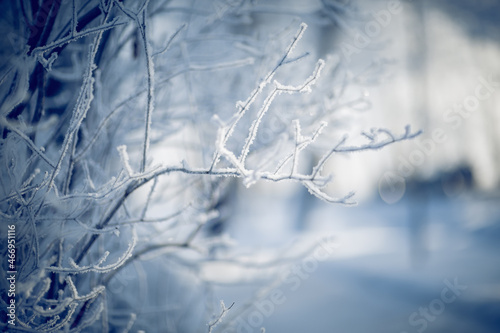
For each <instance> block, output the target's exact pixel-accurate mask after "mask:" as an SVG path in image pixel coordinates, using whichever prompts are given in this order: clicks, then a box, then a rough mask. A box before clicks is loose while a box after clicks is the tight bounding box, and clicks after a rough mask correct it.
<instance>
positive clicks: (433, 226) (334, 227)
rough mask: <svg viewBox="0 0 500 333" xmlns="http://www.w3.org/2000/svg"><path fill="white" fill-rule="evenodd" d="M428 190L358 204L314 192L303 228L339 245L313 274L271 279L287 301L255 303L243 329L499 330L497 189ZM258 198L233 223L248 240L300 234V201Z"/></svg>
mask: <svg viewBox="0 0 500 333" xmlns="http://www.w3.org/2000/svg"><path fill="white" fill-rule="evenodd" d="M428 193H429V194H428V195H427V196H426V197H425V198H424V199H422V197H421V196H411V193H410V194H408V195H406V196H405V197H404V198H403V200H401V201H400V202H398V203H396V204H394V205H387V204H386V203H384V202H383V201H381V200H380V199H376V200H372V201H371V202H369V203H362V204H360V205H359V206H357V207H355V208H347V207H339V206H335V205H334V206H332V205H327V204H322V203H320V202H318V201H313V203H312V204H311V206H310V207H309V208H310V213H309V214H308V215H307V221H308V222H307V223H306V225H304V226H303V230H302V232H304V233H305V234H307V235H309V236H312V237H315V236H324V235H334V236H335V238H336V240H337V241H338V247H336V248H335V250H334V252H333V254H332V255H331V256H330V257H329V259H328V260H324V261H321V262H318V265H317V266H315V267H311V269H310V271H311V272H310V274H306V273H305V272H303V273H304V274H303V275H300V283H299V284H293V283H292V282H291V281H288V282H283V283H282V284H281V285H278V286H274V287H273V288H271V289H270V290H271V291H270V292H271V293H272V291H276V290H279V291H280V292H282V295H281V296H282V297H280V298H279V300H280V302H279V304H277V303H275V304H274V305H273V306H272V309H271V308H270V307H269V306H268V307H267V308H266V306H265V304H268V305H269V302H267V303H266V301H263V302H264V303H261V305H262V304H264V305H262V306H263V308H262V307H261V309H260V310H259V309H257V307H255V306H253V307H251V308H250V310H249V311H247V312H246V313H244V314H243V315H241V316H240V318H243V320H244V321H241V320H240V321H239V323H240V325H239V326H238V330H237V331H238V332H248V331H250V330H249V329H250V328H251V329H253V330H254V331H255V332H258V329H259V327H260V326H263V327H265V328H266V332H317V333H321V332H325V333H326V332H354V333H356V332H360V333H361V332H363V333H364V332H397V333H401V332H407V333H411V332H455V333H457V332H458V333H459V332H486V333H487V332H492V333H493V332H498V328H499V327H500V258H499V256H498V253H500V252H499V250H500V243H499V240H500V207H499V205H498V201H499V197H498V195H481V194H477V193H467V194H462V195H460V196H457V197H453V198H450V197H447V196H444V195H438V194H436V193H434V192H428ZM248 199H249V198H247V197H244V198H243V199H242V200H248ZM252 200H255V202H254V205H251V207H253V210H252V211H247V212H243V213H242V214H243V216H244V218H243V216H242V217H241V220H240V224H239V225H237V226H236V227H235V228H234V229H232V230H230V231H231V232H232V234H233V236H234V237H235V238H236V239H237V240H238V241H239V242H240V243H242V244H248V245H250V243H253V245H260V246H262V247H265V246H270V245H271V246H272V245H273V244H274V245H276V246H278V247H279V246H281V244H286V243H287V241H288V240H290V239H291V238H293V237H294V236H297V235H299V234H300V232H299V231H297V230H295V231H294V230H291V228H289V227H286V226H287V224H286V216H294V212H293V210H294V205H293V204H290V203H291V202H293V201H291V202H290V201H289V202H287V203H283V204H281V205H275V206H273V208H272V209H271V208H267V209H260V208H259V207H266V203H268V202H269V200H272V194H268V195H260V196H252ZM291 200H292V199H291ZM247 203H248V202H247ZM247 206H248V205H247ZM287 213H288V214H287ZM245 220H246V222H245ZM288 225H289V224H288ZM418 226H420V227H418ZM410 230H411V231H410ZM258 235H260V236H258ZM415 235H420V236H415ZM313 268H314V269H313ZM295 277H297V276H295ZM445 280H446V281H447V282H446V281H445ZM450 285H451V286H453V285H454V286H455V287H454V290H450V288H452V289H453V287H450ZM219 296H220V297H222V298H223V299H224V301H225V302H226V304H228V303H229V304H230V303H231V302H233V301H234V302H236V304H238V303H239V302H240V303H241V302H243V300H244V297H248V293H245V292H244V291H241V290H239V289H238V288H227V289H226V288H221V289H220V291H219ZM263 299H264V300H267V301H269V300H270V299H272V298H271V296H270V295H267V296H265V297H264V298H263ZM426 309H427V310H426ZM425 311H428V312H427V314H426V313H425ZM258 313H260V315H259V314H258ZM261 318H262V320H261ZM260 321H262V324H260ZM243 322H244V323H243ZM249 323H250V324H249ZM252 323H253V324H252ZM257 324H258V325H257Z"/></svg>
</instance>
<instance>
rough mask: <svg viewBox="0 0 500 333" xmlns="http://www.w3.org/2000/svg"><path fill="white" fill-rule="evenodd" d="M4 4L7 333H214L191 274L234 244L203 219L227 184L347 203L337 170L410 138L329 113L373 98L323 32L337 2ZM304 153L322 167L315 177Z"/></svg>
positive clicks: (337, 13) (340, 12) (347, 9)
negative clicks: (11, 238)
mask: <svg viewBox="0 0 500 333" xmlns="http://www.w3.org/2000/svg"><path fill="white" fill-rule="evenodd" d="M2 6H3V7H2V11H3V14H2V15H3V23H2V25H3V28H2V31H4V36H3V37H4V38H3V40H2V48H3V51H2V52H3V53H2V59H1V61H2V62H1V86H0V99H1V101H2V102H1V114H0V129H1V132H2V139H1V145H0V161H1V163H2V173H1V178H0V182H1V186H0V187H1V194H0V196H1V197H0V206H1V215H0V216H1V219H2V222H3V223H2V225H3V227H2V231H1V232H2V244H5V243H4V240H5V239H6V237H7V236H6V233H7V225H15V228H16V237H17V238H16V243H15V244H16V281H17V282H16V319H15V325H9V327H8V329H9V330H10V331H16V330H19V331H37V332H38V331H40V332H43V331H47V332H56V331H75V332H78V331H82V330H84V331H85V330H88V331H117V330H120V331H129V330H131V329H132V330H134V331H136V330H140V329H143V330H151V331H169V332H170V331H172V332H174V331H186V330H193V329H195V328H193V327H198V328H197V331H207V330H212V329H214V326H208V325H207V324H208V323H209V319H210V318H211V315H213V314H214V313H216V312H218V311H219V310H218V309H215V310H214V311H212V308H211V307H209V306H206V304H205V303H204V300H203V298H202V296H203V295H204V293H203V290H204V288H205V287H206V283H205V282H204V281H202V280H201V279H200V278H199V276H198V274H197V273H198V267H199V265H200V263H202V262H204V261H207V260H215V261H216V260H218V256H219V255H220V251H219V250H218V251H215V249H223V252H224V255H225V256H226V257H227V256H230V249H231V242H230V239H229V238H228V237H227V235H224V234H223V233H222V234H221V233H219V232H209V230H208V229H207V227H206V224H207V223H209V222H210V223H211V222H213V221H214V220H216V219H217V216H218V215H219V212H220V209H219V207H220V203H221V202H222V201H223V200H224V198H225V197H227V195H228V194H227V193H228V191H231V188H232V187H231V186H230V184H231V183H232V182H233V179H240V180H241V181H242V183H243V184H245V185H246V186H251V185H253V184H254V183H256V182H259V181H265V180H267V181H273V182H280V181H294V182H299V183H301V184H302V185H304V186H305V187H306V188H307V189H308V190H309V192H310V193H311V194H312V195H314V196H316V197H318V198H320V199H323V200H326V201H328V202H332V203H341V204H352V203H353V201H352V193H347V194H346V195H345V196H343V197H340V198H335V197H332V196H330V195H329V194H328V193H327V191H325V186H326V185H327V184H329V183H330V182H331V179H332V178H331V177H330V175H329V174H328V172H324V171H323V170H322V169H323V166H324V165H325V163H326V162H327V161H328V160H329V158H330V157H331V156H332V155H334V154H336V153H346V152H351V151H361V150H371V149H378V148H381V147H383V146H385V145H387V144H390V143H393V142H396V141H399V140H404V139H408V138H411V137H412V136H414V133H411V131H410V129H409V128H407V129H406V130H405V131H402V132H403V133H401V134H400V135H393V134H391V133H390V132H389V131H387V130H383V129H372V130H370V131H368V132H365V133H360V134H359V137H364V140H365V142H364V143H361V144H359V143H356V144H353V143H352V142H351V141H350V139H349V138H348V137H347V136H346V135H345V133H346V132H347V130H348V127H347V126H346V123H345V122H343V121H342V120H341V119H340V118H339V117H338V116H337V113H336V112H335V111H338V110H341V109H348V108H355V107H356V106H358V105H366V100H365V97H364V95H363V94H361V93H357V89H352V83H353V82H355V81H356V80H355V79H356V78H355V76H352V75H350V74H349V73H348V71H347V69H346V67H345V66H344V64H343V62H342V59H341V57H338V56H335V55H334V54H333V52H332V51H333V49H331V48H330V49H329V48H328V47H325V46H324V45H321V47H320V43H322V40H321V39H320V37H318V36H315V33H319V32H320V31H323V32H322V33H323V34H325V33H326V34H327V35H329V34H332V33H333V32H334V31H337V29H338V28H337V27H339V26H342V25H343V24H340V22H339V21H337V20H340V18H342V17H343V16H346V15H347V16H349V15H353V13H354V11H355V9H354V8H353V7H352V6H351V5H349V4H347V3H345V2H343V1H340V0H339V1H334V0H331V1H327V0H325V1H322V2H321V3H316V4H314V5H309V7H307V8H299V9H297V10H296V9H294V8H293V6H288V5H287V6H285V4H284V3H280V2H269V3H267V2H266V3H262V4H259V3H257V1H253V0H250V1H245V0H242V1H206V2H204V1H192V2H184V1H165V0H151V1H118V0H100V1H97V0H87V1H81V0H72V1H71V0H62V1H58V0H54V1H41V2H40V1H24V0H19V1H11V2H6V3H4V4H3V5H2ZM299 7H300V6H299ZM301 21H310V22H311V23H314V24H316V26H314V27H313V28H312V32H311V33H309V32H308V31H306V28H307V25H306V24H305V23H301ZM344 23H345V22H344ZM304 34H308V35H307V36H306V37H304V38H303V39H302V41H301V38H302V37H303V36H304ZM301 43H303V44H302V45H301ZM330 53H331V54H332V55H329V56H327V57H326V58H325V60H322V59H319V58H318V57H317V55H318V54H321V55H326V54H330ZM354 88H356V87H354ZM355 134H356V133H355ZM305 150H308V151H311V152H313V153H314V155H315V156H317V158H316V160H315V161H314V163H313V164H314V166H313V167H312V168H311V169H309V170H307V171H306V172H304V171H302V170H303V169H304V166H303V165H302V164H301V161H302V160H303V159H302V157H303V155H304V154H303V153H304V151H305ZM301 153H302V154H301ZM304 165H307V163H305V164H304ZM2 258H7V248H6V247H3V246H2ZM145 258H149V259H151V258H153V259H152V260H148V261H145V260H144V259H145ZM2 269H4V270H7V269H6V267H5V266H4V265H3V266H2ZM6 283H7V282H6V281H5V280H4V281H2V284H6ZM4 287H6V285H4ZM2 290H7V288H2ZM2 293H3V294H2V310H1V311H2V313H3V311H5V310H4V309H6V307H7V300H8V297H7V295H6V293H5V292H4V291H2ZM3 315H5V314H3ZM2 325H4V326H6V325H7V324H6V323H5V322H3V323H2Z"/></svg>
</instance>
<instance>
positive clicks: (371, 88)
mask: <svg viewBox="0 0 500 333" xmlns="http://www.w3.org/2000/svg"><path fill="white" fill-rule="evenodd" d="M273 3H275V5H276V6H278V7H279V6H286V8H288V9H290V10H291V11H293V10H294V9H297V10H299V8H300V10H304V7H303V6H304V3H303V2H301V1H296V2H294V3H293V4H290V3H289V2H286V3H285V2H283V3H280V4H276V2H273ZM325 3H328V2H324V3H323V5H324V4H325ZM356 4H357V6H358V8H359V10H360V13H361V15H360V16H359V17H356V18H349V17H348V16H346V17H345V21H346V26H347V23H350V24H351V28H346V29H343V28H342V24H338V22H342V20H340V21H337V24H338V25H340V26H341V29H340V32H339V29H338V26H328V25H325V24H319V22H315V21H314V20H312V21H309V22H307V21H306V23H307V24H308V25H309V29H310V30H312V31H313V33H311V34H312V35H317V36H321V39H320V40H319V41H318V42H317V43H318V44H319V45H320V46H319V47H317V48H316V50H317V54H318V55H319V56H323V54H326V53H332V52H333V53H335V54H337V55H338V56H339V57H341V58H343V59H344V60H346V63H347V64H348V66H349V69H350V70H351V71H352V75H353V76H355V77H356V78H358V83H359V84H360V87H362V89H363V91H364V94H365V95H366V96H368V98H369V100H370V103H371V108H369V109H368V110H365V111H359V110H358V111H355V112H354V113H351V120H350V121H351V126H352V129H353V130H354V131H355V130H356V129H365V128H367V127H368V128H369V127H370V126H371V127H378V126H381V127H384V128H388V129H390V130H392V131H394V132H395V133H397V132H398V131H401V129H403V128H404V126H405V125H407V124H410V125H411V126H412V128H413V129H421V130H423V134H422V135H421V136H419V137H418V138H416V139H414V140H412V141H409V142H402V143H397V144H394V145H391V146H389V147H386V148H384V149H383V150H381V151H375V152H367V153H361V154H349V155H338V156H336V157H335V158H333V159H332V161H331V163H330V164H329V170H328V171H331V172H333V173H334V174H335V179H334V181H333V184H332V186H331V187H330V188H329V190H330V191H331V193H334V194H337V195H341V194H345V193H347V192H349V191H351V190H355V191H356V196H355V199H356V200H357V201H358V205H357V206H356V207H344V206H339V205H330V204H325V203H323V202H321V201H319V200H317V199H315V198H313V197H312V196H309V195H308V194H307V191H305V190H303V189H301V188H300V186H295V185H290V184H279V185H278V186H276V184H272V185H269V184H258V185H256V186H254V187H252V188H250V189H243V188H240V189H238V190H237V192H238V193H237V200H236V201H237V203H236V204H235V205H236V207H238V208H236V209H235V219H236V223H234V224H231V225H230V227H229V230H228V232H229V233H230V234H231V235H232V236H233V237H234V238H235V239H236V240H238V241H239V242H240V244H243V245H248V246H249V247H255V246H256V247H257V248H259V247H262V248H265V247H273V246H275V247H276V248H283V246H285V245H286V244H289V242H290V240H291V239H295V238H301V237H302V238H303V237H304V235H307V237H311V238H315V237H316V238H317V237H321V236H325V235H333V237H335V239H336V240H337V241H338V244H339V245H338V247H337V248H336V249H335V251H334V253H333V254H332V255H331V256H330V257H329V259H328V260H326V261H322V262H321V263H319V265H318V267H317V269H316V270H314V271H313V272H312V273H310V274H307V277H306V278H301V281H302V282H301V284H300V286H299V287H298V288H297V289H296V290H291V289H290V288H289V287H287V285H286V283H284V284H281V287H276V288H281V289H279V290H281V291H283V292H284V295H285V297H286V302H284V303H283V304H280V305H276V306H275V308H273V311H272V315H269V316H267V315H266V313H265V311H264V310H262V309H261V310H259V309H258V307H257V306H256V305H255V304H254V305H253V306H251V307H250V310H249V311H248V312H247V313H246V315H243V318H246V321H245V323H246V324H244V323H241V324H240V326H239V327H238V329H239V331H241V332H246V331H249V330H250V328H252V329H255V330H257V328H258V326H263V327H265V328H266V332H398V333H399V332H424V331H425V332H498V330H499V328H500V258H499V256H498V253H500V252H499V250H500V245H499V244H500V242H499V241H500V192H499V180H500V179H499V177H500V173H499V171H498V170H499V167H500V131H499V130H498V129H499V124H500V60H499V59H500V3H499V2H498V1H494V0H491V1H489V0H482V1H474V2H471V1H451V0H449V1H444V0H440V1H401V2H399V1H396V2H395V4H394V3H392V4H391V1H357V2H356ZM398 4H399V5H398ZM396 5H397V7H391V6H396ZM294 6H296V7H294ZM301 6H302V7H301ZM309 6H310V7H308V9H307V10H314V5H313V4H312V2H311V3H309ZM281 8H283V7H281ZM391 8H392V9H394V8H397V10H394V12H396V13H391V11H390V9H391ZM384 13H385V14H387V13H391V14H390V15H389V16H387V15H385V16H384ZM366 22H372V25H369V24H368V25H367V23H366ZM373 22H375V23H373ZM356 24H357V25H356ZM377 24H378V28H377ZM353 25H354V27H355V28H354V29H353V28H352V26H353ZM356 29H357V30H356ZM365 29H368V31H367V30H365ZM370 29H371V30H370ZM356 31H361V32H362V33H363V34H364V39H363V38H362V37H359V35H356ZM370 34H371V36H370ZM366 37H368V38H366ZM305 43H307V41H305ZM367 72H371V73H372V74H373V73H375V75H367V76H366V77H369V78H370V79H365V80H364V79H363V78H364V76H363V73H367ZM373 78H376V79H373ZM283 198H284V199H283ZM271 201H272V202H276V204H274V205H273V206H272V207H270V206H269V204H268V203H269V202H271ZM249 203H251V204H249ZM249 207H250V208H249ZM221 274H225V273H221ZM446 281H447V282H446ZM447 283H451V284H453V283H455V284H458V285H460V286H462V290H463V291H462V292H458V294H460V295H457V297H456V299H454V301H452V302H450V303H446V302H444V300H443V299H442V297H443V296H442V295H443V293H444V294H446V288H449V286H448V284H447ZM465 287H467V288H466V289H465ZM216 294H217V295H218V296H220V297H221V298H222V299H224V300H225V302H226V304H227V303H230V302H232V301H236V302H237V301H238V299H239V297H242V295H247V294H245V293H244V292H242V291H241V290H240V289H231V288H229V287H227V285H226V286H221V287H220V288H219V289H218V290H217V293H216ZM450 295H451V294H450ZM268 297H269V296H268ZM264 299H265V298H264ZM268 299H269V298H268ZM426 308H427V309H428V311H429V312H428V313H427V315H426V313H425V311H426V310H425V309H426ZM252 309H253V312H252ZM256 313H260V314H261V316H260V317H259V315H258V314H256ZM261 317H262V320H260V318H261ZM261 321H262V325H257V324H259V323H260V322H261ZM248 323H253V324H256V325H253V324H250V325H248ZM245 325H247V326H245Z"/></svg>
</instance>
